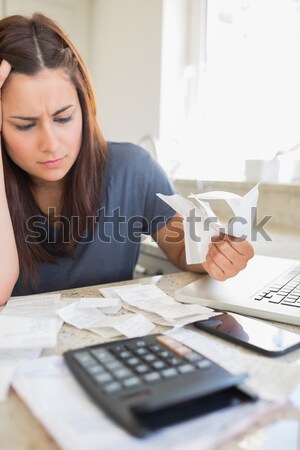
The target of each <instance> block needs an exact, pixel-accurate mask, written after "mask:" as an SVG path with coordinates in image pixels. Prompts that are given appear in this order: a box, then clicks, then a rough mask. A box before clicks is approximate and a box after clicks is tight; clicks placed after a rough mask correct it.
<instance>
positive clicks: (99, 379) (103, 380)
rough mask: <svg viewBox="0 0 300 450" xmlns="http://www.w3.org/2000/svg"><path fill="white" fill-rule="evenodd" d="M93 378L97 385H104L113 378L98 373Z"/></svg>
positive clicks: (107, 374) (106, 373)
mask: <svg viewBox="0 0 300 450" xmlns="http://www.w3.org/2000/svg"><path fill="white" fill-rule="evenodd" d="M93 378H94V380H95V381H97V383H99V384H105V383H108V382H109V381H112V380H113V377H112V376H111V375H110V374H109V373H108V372H104V373H98V374H96V375H94V376H93Z"/></svg>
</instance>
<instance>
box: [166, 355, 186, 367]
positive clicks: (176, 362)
mask: <svg viewBox="0 0 300 450" xmlns="http://www.w3.org/2000/svg"><path fill="white" fill-rule="evenodd" d="M183 362H184V360H183V359H182V358H177V356H173V357H172V358H170V359H168V363H169V364H170V365H171V366H178V365H179V364H182V363H183Z"/></svg>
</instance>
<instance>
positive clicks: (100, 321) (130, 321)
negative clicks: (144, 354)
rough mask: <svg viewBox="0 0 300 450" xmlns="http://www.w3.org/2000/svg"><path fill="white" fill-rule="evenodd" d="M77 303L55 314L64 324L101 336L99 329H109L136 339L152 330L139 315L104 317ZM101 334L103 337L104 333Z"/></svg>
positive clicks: (92, 309)
mask: <svg viewBox="0 0 300 450" xmlns="http://www.w3.org/2000/svg"><path fill="white" fill-rule="evenodd" d="M78 303H79V302H76V303H73V304H72V305H69V306H66V307H65V308H62V309H59V310H58V311H57V314H58V315H59V317H61V318H62V319H63V320H64V321H65V322H67V323H68V324H70V325H73V326H74V327H76V328H79V329H86V330H89V331H92V332H95V333H96V334H100V335H101V328H108V327H110V328H114V329H115V330H117V331H118V332H119V333H121V334H124V336H126V337H138V336H144V335H145V334H148V333H149V332H150V331H151V330H153V328H154V325H153V324H152V323H151V322H149V320H148V319H146V318H145V317H143V316H141V315H140V314H134V315H133V314H123V315H119V316H115V317H114V316H106V315H105V314H104V313H103V312H101V311H100V310H99V309H98V308H96V309H95V308H78ZM95 330H96V331H95ZM119 333H118V335H119ZM103 334H104V335H105V331H104V333H103Z"/></svg>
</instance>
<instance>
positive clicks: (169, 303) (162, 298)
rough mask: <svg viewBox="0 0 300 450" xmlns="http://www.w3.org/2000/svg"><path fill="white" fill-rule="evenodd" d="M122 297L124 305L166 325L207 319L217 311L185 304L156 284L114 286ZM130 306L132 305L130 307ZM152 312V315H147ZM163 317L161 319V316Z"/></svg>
mask: <svg viewBox="0 0 300 450" xmlns="http://www.w3.org/2000/svg"><path fill="white" fill-rule="evenodd" d="M114 290H115V292H116V293H117V294H118V295H119V296H120V297H121V299H122V302H123V307H124V308H126V309H129V310H131V311H135V312H140V313H142V314H144V315H145V317H147V318H148V319H149V320H151V321H152V322H155V323H158V324H160V325H165V326H175V325H180V326H182V325H186V324H187V323H192V322H195V321H196V320H201V319H207V318H208V317H212V316H213V315H215V314H216V313H214V312H213V310H211V309H210V308H207V307H204V306H201V305H184V304H182V303H179V302H177V301H175V300H174V298H173V297H170V296H168V295H167V294H165V293H164V292H163V291H162V290H161V289H160V288H158V287H157V286H155V285H151V284H150V285H148V284H147V285H141V286H137V287H134V286H133V287H132V289H129V288H128V287H127V288H126V289H124V290H122V287H121V288H114ZM129 306H130V307H129ZM147 314H150V315H147ZM157 316H159V317H160V318H163V320H161V319H160V318H158V317H157Z"/></svg>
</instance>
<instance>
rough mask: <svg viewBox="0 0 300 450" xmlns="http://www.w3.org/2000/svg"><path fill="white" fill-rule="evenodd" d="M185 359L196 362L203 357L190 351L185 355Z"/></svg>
mask: <svg viewBox="0 0 300 450" xmlns="http://www.w3.org/2000/svg"><path fill="white" fill-rule="evenodd" d="M185 359H187V360H188V361H189V362H197V361H201V360H202V359H203V357H202V356H201V355H199V353H196V352H191V353H189V354H187V355H185Z"/></svg>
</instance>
